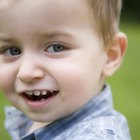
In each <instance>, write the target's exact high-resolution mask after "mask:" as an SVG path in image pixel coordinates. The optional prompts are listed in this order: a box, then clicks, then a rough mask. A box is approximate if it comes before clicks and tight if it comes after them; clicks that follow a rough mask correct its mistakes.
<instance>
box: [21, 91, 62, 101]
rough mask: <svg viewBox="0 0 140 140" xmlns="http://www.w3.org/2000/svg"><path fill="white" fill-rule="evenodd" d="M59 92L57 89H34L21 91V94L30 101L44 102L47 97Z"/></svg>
mask: <svg viewBox="0 0 140 140" xmlns="http://www.w3.org/2000/svg"><path fill="white" fill-rule="evenodd" d="M58 93H59V91H58V90H56V91H53V90H42V91H40V90H35V91H25V92H24V93H22V96H23V97H24V98H25V99H26V100H28V101H31V102H44V101H46V100H48V99H49V98H52V97H54V96H55V95H57V94H58Z"/></svg>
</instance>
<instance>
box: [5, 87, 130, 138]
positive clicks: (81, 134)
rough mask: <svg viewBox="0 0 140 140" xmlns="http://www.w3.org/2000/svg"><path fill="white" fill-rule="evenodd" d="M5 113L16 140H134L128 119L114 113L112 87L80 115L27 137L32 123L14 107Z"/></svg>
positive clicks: (48, 126)
mask: <svg viewBox="0 0 140 140" xmlns="http://www.w3.org/2000/svg"><path fill="white" fill-rule="evenodd" d="M5 112H6V121H5V127H6V129H7V130H8V132H9V134H10V135H11V137H12V139H13V140H131V138H130V134H129V128H128V125H127V121H126V119H125V117H124V116H123V115H122V114H120V113H119V112H116V111H115V110H114V109H113V104H112V95H111V90H110V87H109V85H107V86H105V88H104V89H103V91H102V92H101V93H99V94H98V95H97V96H95V97H94V98H92V99H91V100H90V101H89V102H88V103H87V104H86V105H85V106H83V107H82V108H81V109H79V110H78V111H77V112H75V113H73V114H71V115H69V116H68V117H66V118H63V119H60V120H58V121H55V122H54V123H52V124H49V125H47V126H45V127H43V128H41V129H38V130H36V131H35V132H34V133H31V134H28V135H26V132H27V130H28V128H29V127H30V125H31V123H32V121H31V120H29V119H28V118H27V117H26V116H25V115H24V114H23V113H21V112H20V111H18V110H17V109H15V108H14V107H7V108H6V109H5ZM11 118H12V119H11Z"/></svg>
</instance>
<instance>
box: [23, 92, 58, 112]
mask: <svg viewBox="0 0 140 140" xmlns="http://www.w3.org/2000/svg"><path fill="white" fill-rule="evenodd" d="M56 95H57V94H56ZM56 95H54V96H52V97H49V98H48V99H46V100H44V101H36V102H35V101H34V102H33V101H30V100H28V99H27V98H25V97H24V100H25V102H26V103H27V105H28V106H29V107H30V108H32V109H34V110H39V109H41V108H44V107H46V105H48V103H50V101H52V100H53V99H54V98H55V96H56Z"/></svg>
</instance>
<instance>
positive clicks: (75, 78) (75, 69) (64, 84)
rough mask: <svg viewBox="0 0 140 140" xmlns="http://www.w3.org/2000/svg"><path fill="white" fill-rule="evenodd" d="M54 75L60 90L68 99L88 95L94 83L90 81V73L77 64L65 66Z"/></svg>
mask: <svg viewBox="0 0 140 140" xmlns="http://www.w3.org/2000/svg"><path fill="white" fill-rule="evenodd" d="M54 73H55V78H56V80H57V82H58V84H59V86H60V88H61V89H62V90H63V91H64V94H66V96H67V97H68V96H74V97H76V96H79V94H86V93H87V92H88V91H87V90H88V89H89V86H90V85H91V84H90V83H91V82H92V81H91V80H90V79H89V74H88V73H89V71H88V70H87V69H86V68H83V67H81V65H77V64H75V65H64V67H61V69H59V70H58V69H57V70H56V71H55V72H54ZM64 96H65V95H64Z"/></svg>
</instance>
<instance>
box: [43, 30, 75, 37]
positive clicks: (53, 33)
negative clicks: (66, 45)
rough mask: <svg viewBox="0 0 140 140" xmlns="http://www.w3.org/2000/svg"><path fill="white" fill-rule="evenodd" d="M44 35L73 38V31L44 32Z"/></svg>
mask: <svg viewBox="0 0 140 140" xmlns="http://www.w3.org/2000/svg"><path fill="white" fill-rule="evenodd" d="M43 36H44V37H47V38H55V37H58V36H64V37H69V38H73V35H72V33H71V32H68V31H53V32H48V33H44V34H43Z"/></svg>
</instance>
